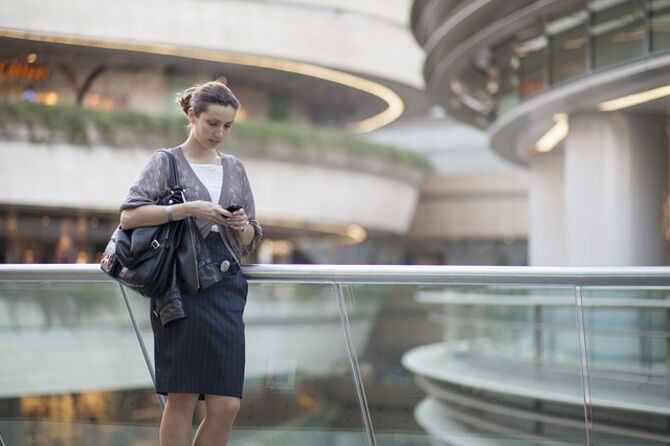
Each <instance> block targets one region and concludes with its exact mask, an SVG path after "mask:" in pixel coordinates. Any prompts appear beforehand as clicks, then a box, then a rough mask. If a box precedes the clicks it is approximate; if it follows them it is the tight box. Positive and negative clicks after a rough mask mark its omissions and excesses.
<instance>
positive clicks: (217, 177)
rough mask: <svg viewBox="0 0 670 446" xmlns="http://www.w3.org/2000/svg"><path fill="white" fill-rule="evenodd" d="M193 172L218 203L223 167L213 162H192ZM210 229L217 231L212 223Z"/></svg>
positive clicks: (214, 201) (213, 200) (216, 227)
mask: <svg viewBox="0 0 670 446" xmlns="http://www.w3.org/2000/svg"><path fill="white" fill-rule="evenodd" d="M191 168H193V172H195V175H196V176H197V177H198V179H199V180H200V182H201V183H202V184H203V185H204V186H205V187H206V188H207V192H209V196H210V198H211V200H212V202H213V203H217V204H218V203H219V197H220V196H221V185H222V184H223V169H222V168H221V166H217V165H214V164H192V163H191ZM212 231H215V232H219V227H218V226H217V225H212Z"/></svg>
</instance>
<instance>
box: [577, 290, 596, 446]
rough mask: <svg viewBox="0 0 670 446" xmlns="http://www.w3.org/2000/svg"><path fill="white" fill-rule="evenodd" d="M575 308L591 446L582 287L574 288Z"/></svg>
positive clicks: (585, 415)
mask: <svg viewBox="0 0 670 446" xmlns="http://www.w3.org/2000/svg"><path fill="white" fill-rule="evenodd" d="M575 308H576V311H577V339H578V343H579V358H580V361H579V365H580V370H581V374H580V375H581V377H582V391H583V393H584V422H585V427H586V444H587V446H591V445H592V444H593V440H592V438H591V431H592V429H593V413H592V411H591V387H590V385H589V359H588V356H587V351H586V332H585V329H584V312H583V301H582V287H581V286H576V287H575Z"/></svg>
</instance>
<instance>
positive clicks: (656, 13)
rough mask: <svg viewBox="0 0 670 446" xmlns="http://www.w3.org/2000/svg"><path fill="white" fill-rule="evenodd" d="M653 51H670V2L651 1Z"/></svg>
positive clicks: (663, 0)
mask: <svg viewBox="0 0 670 446" xmlns="http://www.w3.org/2000/svg"><path fill="white" fill-rule="evenodd" d="M650 13H651V50H652V51H663V50H668V49H670V0H651V3H650Z"/></svg>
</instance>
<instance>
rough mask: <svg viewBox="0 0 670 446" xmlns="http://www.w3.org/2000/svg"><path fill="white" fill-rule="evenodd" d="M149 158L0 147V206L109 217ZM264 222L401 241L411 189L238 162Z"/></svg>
mask: <svg viewBox="0 0 670 446" xmlns="http://www.w3.org/2000/svg"><path fill="white" fill-rule="evenodd" d="M150 155H151V151H147V150H139V149H119V148H110V147H96V148H95V149H91V148H85V147H75V146H70V145H64V144H56V145H36V144H30V143H24V142H6V141H4V142H1V143H0V190H4V191H6V194H4V196H3V197H0V204H16V205H26V206H62V207H71V208H86V209H99V210H106V211H114V210H116V209H118V206H119V204H120V203H121V201H122V200H123V199H124V197H125V195H126V194H127V192H128V188H129V187H130V186H131V185H132V184H133V182H134V181H135V179H136V176H137V174H138V173H139V171H140V169H141V168H142V166H143V165H144V163H146V161H147V160H148V159H149V157H150ZM244 163H245V166H246V168H247V172H248V174H249V177H250V181H251V185H252V188H253V191H254V195H255V199H256V209H257V212H258V216H259V219H260V220H261V223H262V221H263V219H264V218H265V219H269V220H277V221H287V222H295V223H329V224H338V225H349V224H359V225H362V226H364V227H365V228H367V229H374V230H380V231H388V232H394V233H399V234H404V233H405V232H406V231H407V229H408V227H409V224H410V222H411V219H412V216H413V215H414V210H415V206H416V202H417V200H418V195H419V190H418V185H413V184H410V183H408V182H405V181H400V180H395V179H393V178H389V177H385V176H381V175H374V174H369V173H364V172H354V171H348V170H341V169H333V168H328V167H321V166H314V165H308V164H299V163H287V162H279V161H272V160H259V159H255V158H250V159H244Z"/></svg>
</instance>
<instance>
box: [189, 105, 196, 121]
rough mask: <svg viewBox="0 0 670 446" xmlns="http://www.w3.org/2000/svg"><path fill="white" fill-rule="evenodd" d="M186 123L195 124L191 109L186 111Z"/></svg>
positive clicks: (193, 113)
mask: <svg viewBox="0 0 670 446" xmlns="http://www.w3.org/2000/svg"><path fill="white" fill-rule="evenodd" d="M188 122H190V123H191V124H195V112H194V111H193V107H191V108H189V109H188Z"/></svg>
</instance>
